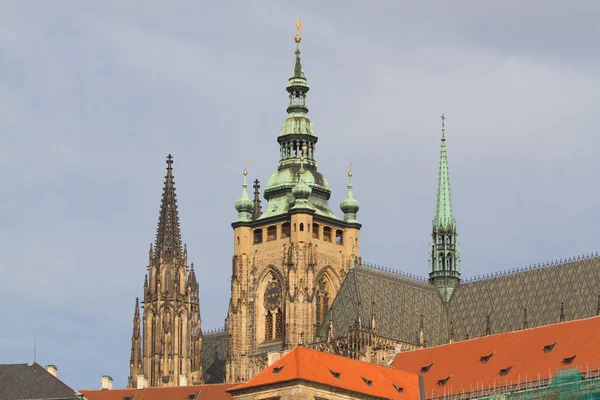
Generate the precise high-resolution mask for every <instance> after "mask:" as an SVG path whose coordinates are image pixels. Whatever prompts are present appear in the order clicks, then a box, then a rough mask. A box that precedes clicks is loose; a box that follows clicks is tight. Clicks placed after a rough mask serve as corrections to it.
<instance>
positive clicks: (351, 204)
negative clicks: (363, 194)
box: [340, 172, 360, 222]
mask: <svg viewBox="0 0 600 400" xmlns="http://www.w3.org/2000/svg"><path fill="white" fill-rule="evenodd" d="M340 208H341V209H342V211H343V212H344V220H345V221H347V222H356V213H357V212H358V210H359V209H360V203H359V202H358V200H356V199H355V198H354V196H353V195H352V172H348V195H347V196H346V198H345V199H344V201H342V202H341V204H340Z"/></svg>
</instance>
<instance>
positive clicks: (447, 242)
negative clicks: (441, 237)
mask: <svg viewBox="0 0 600 400" xmlns="http://www.w3.org/2000/svg"><path fill="white" fill-rule="evenodd" d="M446 244H452V235H450V234H448V235H447V236H446Z"/></svg>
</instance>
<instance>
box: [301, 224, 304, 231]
mask: <svg viewBox="0 0 600 400" xmlns="http://www.w3.org/2000/svg"><path fill="white" fill-rule="evenodd" d="M300 232H304V223H303V222H300Z"/></svg>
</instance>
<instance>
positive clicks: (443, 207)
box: [433, 114, 456, 230]
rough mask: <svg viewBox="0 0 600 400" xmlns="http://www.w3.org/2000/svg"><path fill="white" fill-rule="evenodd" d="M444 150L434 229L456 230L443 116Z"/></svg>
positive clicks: (441, 156) (442, 152)
mask: <svg viewBox="0 0 600 400" xmlns="http://www.w3.org/2000/svg"><path fill="white" fill-rule="evenodd" d="M441 118H442V150H441V153H440V171H439V175H438V192H437V204H436V208H435V219H434V220H433V227H434V229H442V230H449V229H454V230H455V229H456V221H455V220H454V216H453V215H452V196H451V194H450V176H449V173H448V155H447V154H446V137H445V131H446V127H445V120H446V117H445V116H444V114H442V117H441Z"/></svg>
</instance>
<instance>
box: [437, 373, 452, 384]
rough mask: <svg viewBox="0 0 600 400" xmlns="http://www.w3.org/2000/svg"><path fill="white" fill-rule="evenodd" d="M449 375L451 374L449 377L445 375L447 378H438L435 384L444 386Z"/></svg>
mask: <svg viewBox="0 0 600 400" xmlns="http://www.w3.org/2000/svg"><path fill="white" fill-rule="evenodd" d="M451 376H452V375H450V376H449V377H447V378H444V379H440V380H439V381H437V385H438V386H444V385H446V383H448V381H449V380H450V377H451Z"/></svg>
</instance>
